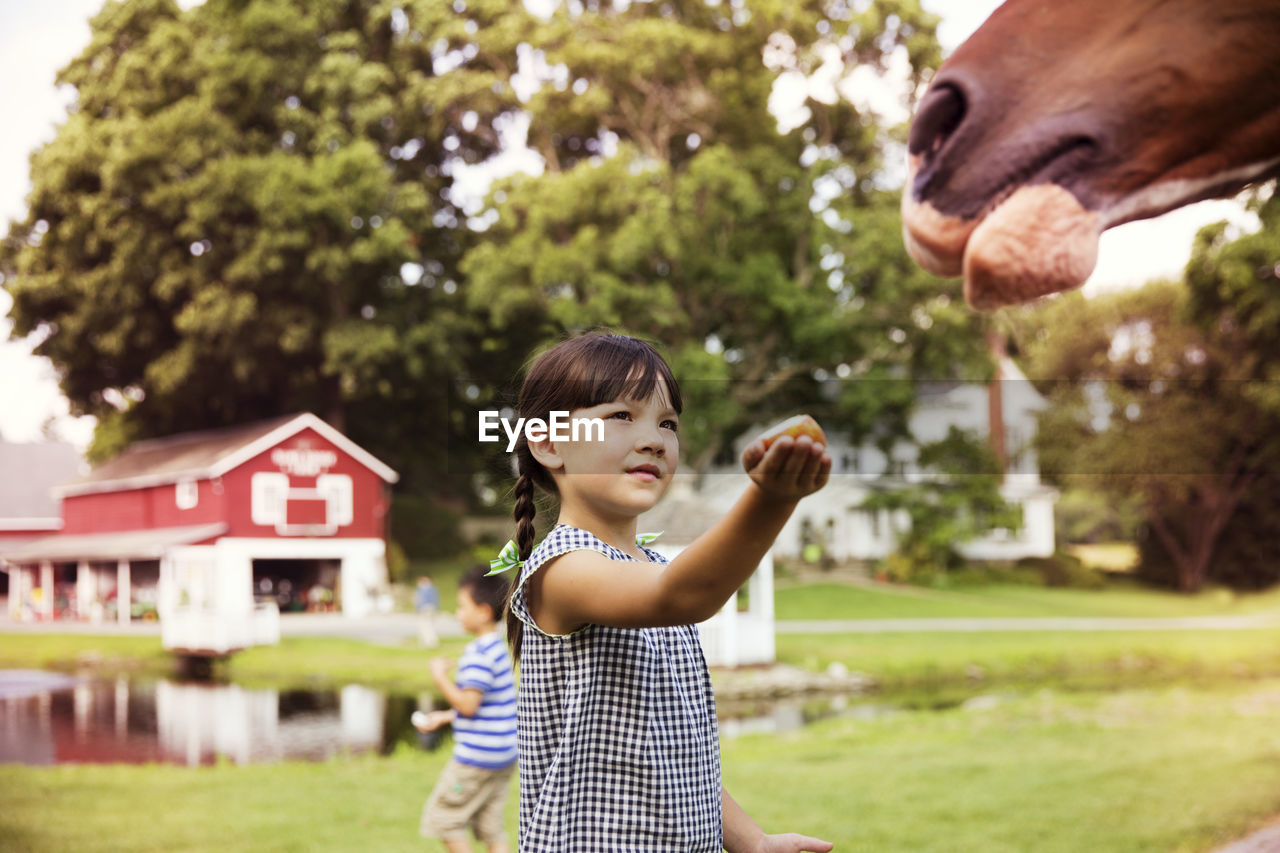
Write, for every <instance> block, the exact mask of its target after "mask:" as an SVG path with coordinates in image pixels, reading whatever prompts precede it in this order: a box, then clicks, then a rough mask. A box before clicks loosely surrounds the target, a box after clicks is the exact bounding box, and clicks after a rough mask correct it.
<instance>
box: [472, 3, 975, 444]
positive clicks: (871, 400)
mask: <svg viewBox="0 0 1280 853" xmlns="http://www.w3.org/2000/svg"><path fill="white" fill-rule="evenodd" d="M859 9H861V11H858V10H855V9H854V8H853V6H852V5H849V4H844V3H835V4H832V3H826V2H810V1H809V0H800V2H761V3H753V4H750V5H748V4H743V3H724V4H714V3H707V2H703V0H686V2H663V3H631V4H621V3H618V4H606V3H586V4H568V6H561V7H558V9H557V10H556V12H555V13H554V14H553V15H552V16H551V17H550V18H549V19H548V20H547V22H546V26H545V27H544V28H543V29H541V30H540V31H539V40H538V41H536V42H533V43H532V48H533V50H534V51H535V52H536V54H537V55H538V56H539V57H540V58H541V61H542V62H544V63H545V65H546V67H547V68H548V72H547V74H548V76H550V77H552V78H553V79H554V81H555V83H554V85H550V86H546V87H544V88H542V89H541V90H539V91H538V92H537V93H536V94H535V95H533V96H532V97H531V98H530V100H529V101H528V103H527V104H526V109H527V111H528V113H529V115H530V129H529V140H530V145H531V146H532V147H533V148H534V149H535V150H536V151H538V152H539V153H540V154H541V155H542V158H543V160H544V161H545V164H546V171H545V173H544V174H543V175H541V176H539V177H537V178H531V177H528V176H516V177H514V178H512V179H509V180H507V181H505V182H503V183H502V184H500V185H499V186H497V187H496V188H495V191H494V192H493V194H492V195H491V196H490V198H489V199H488V202H487V208H486V210H485V212H484V213H483V214H481V215H483V216H485V217H487V218H488V221H490V222H492V225H491V227H489V229H488V230H487V232H486V235H485V239H484V240H483V241H480V242H477V243H476V244H475V246H474V247H473V248H472V249H471V250H470V251H469V252H468V253H467V255H466V257H465V258H464V260H463V263H462V269H463V272H464V273H465V275H466V277H467V295H468V299H469V301H470V304H471V305H472V306H473V307H474V308H475V309H476V310H477V311H482V312H484V313H485V315H486V316H487V317H488V318H489V322H491V323H492V324H494V325H495V326H497V327H499V328H503V329H516V328H519V329H526V330H527V329H530V328H532V329H535V330H536V331H537V333H538V334H539V335H540V336H542V337H543V338H545V339H548V340H551V339H555V338H558V337H560V336H562V335H564V334H571V333H575V332H578V331H582V330H585V329H589V328H592V327H597V326H607V327H612V328H621V329H625V330H628V331H631V332H633V333H638V334H641V335H643V336H646V337H649V338H652V339H655V340H657V341H659V342H661V343H662V344H664V345H665V349H666V350H667V352H668V353H669V354H670V355H671V357H672V360H673V362H674V366H675V368H676V372H677V375H679V376H680V377H682V379H683V380H684V383H685V385H686V386H687V389H686V395H687V396H689V397H690V398H691V400H690V404H689V406H688V408H689V410H690V412H691V417H689V418H686V422H685V424H683V425H682V433H683V435H684V441H685V442H687V443H689V444H692V445H693V446H694V448H695V449H696V453H695V454H694V456H695V458H694V459H693V464H694V467H701V466H702V465H703V464H705V463H706V462H707V461H709V460H710V459H711V458H712V457H713V456H715V454H716V453H717V451H718V450H719V449H720V447H721V446H722V444H723V442H724V440H725V439H726V438H728V437H731V436H734V435H736V434H738V433H739V432H740V431H741V430H742V429H744V428H746V427H747V426H749V425H750V424H752V423H759V422H760V421H762V420H766V419H769V418H772V417H775V416H779V415H783V414H790V413H793V412H794V411H796V410H797V409H810V410H814V409H820V411H815V414H818V415H820V416H821V415H826V416H827V420H828V422H829V423H830V422H835V423H839V424H842V425H844V427H845V428H846V430H847V431H848V432H849V433H850V434H851V437H852V438H855V439H862V438H864V437H866V436H867V434H869V433H870V432H872V431H873V430H874V429H875V428H876V425H877V424H882V423H883V418H882V415H884V414H886V413H892V414H894V415H896V421H895V423H897V424H898V426H899V427H900V428H902V427H904V426H905V417H904V416H903V412H904V411H905V409H906V408H907V407H909V405H910V388H909V385H910V383H909V382H906V383H903V382H901V381H899V382H897V383H894V382H890V381H883V382H878V381H875V380H892V379H897V380H903V379H909V378H910V377H911V376H913V375H925V376H933V377H953V376H955V375H957V374H959V375H964V376H966V377H970V378H985V376H987V375H989V370H990V364H989V361H988V360H987V357H986V353H985V351H984V348H983V337H982V332H981V330H980V329H979V328H978V325H979V321H978V320H977V319H976V318H975V316H974V315H973V314H972V313H971V312H969V311H968V309H967V308H965V307H964V306H963V305H962V300H960V299H959V298H958V294H957V295H956V296H955V298H954V299H953V298H952V297H951V296H949V295H940V294H939V288H938V282H937V281H936V279H934V278H933V277H932V276H929V275H926V274H923V273H922V272H921V271H920V270H919V269H918V268H917V267H916V266H915V265H914V264H913V263H912V262H911V261H910V260H909V258H908V257H907V256H906V254H905V251H904V250H903V247H902V240H901V223H900V219H899V216H898V203H899V197H898V194H897V192H896V190H891V189H890V188H888V187H887V186H885V184H886V183H887V181H886V180H885V177H884V175H885V172H886V166H885V162H884V159H885V156H886V152H887V151H890V150H893V145H892V143H893V141H894V139H895V134H900V133H901V129H900V128H888V127H886V126H885V122H884V121H883V120H882V119H881V118H880V117H878V116H877V115H876V114H874V113H873V112H872V111H870V110H867V109H860V108H858V107H855V106H854V105H853V104H851V103H850V102H849V101H848V100H846V99H844V98H835V99H833V100H832V101H831V102H830V103H825V102H820V101H819V100H816V99H815V98H813V97H810V98H809V99H808V100H807V101H806V102H805V104H804V108H805V110H806V111H807V116H805V117H803V118H802V119H801V120H799V121H798V123H797V124H795V126H794V127H792V128H791V129H789V130H783V131H780V130H779V119H778V118H777V117H776V116H775V115H774V114H773V113H771V111H770V99H771V94H772V93H773V92H774V91H775V86H776V84H777V82H778V80H779V78H780V77H781V76H782V75H783V74H784V73H793V74H795V75H797V76H804V75H808V74H812V73H814V72H815V71H816V70H817V69H818V68H819V67H820V66H822V65H823V64H824V63H830V64H832V65H833V66H834V67H836V68H838V69H840V73H846V72H848V71H850V70H852V69H853V68H854V67H855V66H862V67H863V69H864V70H866V69H884V68H886V67H887V66H889V65H890V63H891V62H892V61H893V58H894V57H895V56H896V57H901V58H903V59H905V61H906V64H907V66H908V67H909V69H910V72H909V84H908V89H910V88H911V86H912V85H918V84H919V81H920V80H921V79H923V77H925V76H926V75H927V73H928V72H929V70H930V69H931V68H932V67H933V66H934V65H935V64H936V63H937V61H938V60H939V55H938V48H937V44H936V40H935V38H934V26H935V24H936V18H935V17H934V16H932V15H929V14H927V13H925V12H923V11H922V10H921V8H920V6H919V4H918V3H915V2H909V1H908V2H899V0H876V2H872V3H868V4H864V5H863V6H861V7H859ZM788 120H789V117H788ZM835 377H839V378H840V379H844V380H848V381H846V382H845V383H843V384H844V385H845V386H846V387H845V389H844V392H843V393H842V394H838V395H835V397H834V398H830V397H826V396H824V394H823V390H822V389H823V387H824V383H823V380H824V379H827V378H835ZM904 384H905V385H906V386H907V389H906V390H907V393H906V394H905V395H904V394H903V391H902V386H903V385H904ZM859 386H860V387H859ZM899 431H901V430H900V429H899Z"/></svg>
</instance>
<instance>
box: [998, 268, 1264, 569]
mask: <svg viewBox="0 0 1280 853" xmlns="http://www.w3.org/2000/svg"><path fill="white" fill-rule="evenodd" d="M1193 264H1194V262H1193ZM1188 302H1189V294H1188V290H1187V288H1186V286H1185V285H1182V284H1178V283H1174V282H1155V283H1152V284H1148V285H1147V286H1146V287H1143V288H1141V289H1139V290H1134V291H1128V292H1123V293H1116V294H1109V295H1105V296H1098V297H1094V298H1092V299H1085V298H1084V297H1082V296H1080V295H1079V294H1072V295H1068V296H1066V297H1063V298H1060V299H1057V300H1054V301H1051V302H1049V303H1047V304H1046V305H1045V306H1043V307H1039V308H1037V309H1034V310H1033V311H1031V312H1029V313H1028V314H1027V315H1025V316H1024V317H1022V318H1020V320H1019V323H1020V324H1023V323H1025V325H1022V327H1021V329H1020V334H1019V336H1018V337H1019V339H1020V342H1021V349H1022V352H1023V354H1024V355H1025V356H1026V358H1027V360H1028V362H1029V366H1028V370H1027V373H1028V375H1029V376H1030V377H1032V379H1033V380H1034V381H1037V382H1038V383H1039V384H1040V385H1041V387H1042V389H1043V390H1044V391H1045V392H1046V394H1047V396H1048V397H1049V399H1050V402H1051V405H1050V407H1049V409H1048V410H1047V412H1046V413H1045V415H1044V417H1043V418H1042V421H1041V424H1040V432H1039V436H1038V441H1037V445H1038V450H1039V454H1040V461H1041V466H1042V468H1043V470H1044V471H1045V473H1046V474H1047V475H1049V476H1050V477H1051V478H1053V479H1054V480H1056V481H1057V482H1058V483H1060V484H1063V485H1066V486H1073V487H1085V488H1092V489H1095V490H1098V491H1102V492H1104V493H1110V494H1113V495H1115V496H1117V497H1118V498H1128V497H1136V498H1138V499H1139V500H1140V501H1141V504H1142V507H1143V514H1144V518H1145V521H1146V523H1147V525H1148V526H1149V528H1150V531H1151V537H1152V540H1153V542H1158V544H1159V547H1160V549H1161V550H1162V551H1163V552H1164V553H1165V554H1167V555H1168V559H1169V560H1170V561H1171V562H1172V565H1173V568H1174V574H1175V576H1176V586H1177V587H1178V588H1180V589H1183V590H1186V591H1192V590H1196V589H1199V588H1200V587H1201V586H1202V585H1203V584H1204V583H1205V581H1206V580H1207V579H1209V578H1210V577H1211V576H1212V572H1213V568H1214V565H1215V559H1216V558H1217V555H1218V553H1219V549H1220V546H1221V544H1222V539H1223V535H1224V532H1225V531H1226V530H1227V529H1228V526H1229V525H1230V523H1231V521H1232V519H1233V518H1235V517H1236V515H1237V513H1238V512H1239V511H1240V510H1241V508H1242V506H1243V505H1244V502H1245V500H1246V498H1247V496H1248V495H1249V494H1250V493H1251V490H1254V489H1257V488H1259V487H1261V486H1262V485H1263V484H1264V483H1271V484H1273V485H1272V486H1270V488H1274V483H1275V480H1276V474H1277V472H1280V419H1278V418H1277V416H1276V414H1277V413H1276V412H1275V411H1273V410H1269V409H1268V408H1267V407H1265V406H1264V405H1261V404H1260V402H1259V401H1260V400H1261V399H1262V398H1263V397H1264V396H1265V395H1264V394H1263V393H1262V392H1263V390H1264V388H1263V386H1265V383H1259V382H1258V381H1257V379H1258V375H1257V369H1256V368H1257V365H1258V360H1257V359H1256V358H1254V357H1253V356H1252V355H1250V351H1249V346H1248V342H1247V340H1246V339H1245V337H1244V336H1243V335H1242V334H1241V330H1242V328H1243V326H1242V325H1241V324H1240V323H1239V322H1238V321H1237V320H1235V319H1234V317H1233V314H1232V312H1231V311H1230V309H1229V308H1226V307H1224V308H1223V313H1221V314H1219V315H1218V316H1215V317H1208V318H1206V317H1200V318H1197V317H1195V316H1193V315H1192V314H1191V313H1189V311H1188ZM1202 321H1203V322H1202Z"/></svg>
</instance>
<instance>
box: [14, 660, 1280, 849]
mask: <svg viewBox="0 0 1280 853" xmlns="http://www.w3.org/2000/svg"><path fill="white" fill-rule="evenodd" d="M1277 714H1280V680H1276V679H1270V680H1264V681H1256V682H1245V683H1241V684H1236V685H1232V686H1230V687H1225V688H1217V689H1211V690H1205V689H1192V688H1187V687H1161V688H1156V689H1143V690H1124V691H1117V692H1109V693H1084V694H1064V693H1059V692H1053V691H1038V692H1032V693H1029V694H1024V695H1017V694H1006V693H1002V692H999V691H997V692H994V693H991V694H989V695H987V696H985V697H983V699H982V700H981V701H980V702H976V703H971V704H970V705H969V706H968V707H959V708H954V709H951V710H947V711H940V712H939V711H930V712H923V711H918V712H917V711H905V712H900V713H894V714H889V715H887V716H883V717H877V718H872V719H854V718H842V719H833V720H827V721H825V722H822V723H818V724H814V725H812V726H809V727H806V728H804V729H801V730H798V731H794V732H790V733H787V734H783V735H776V736H766V735H752V736H746V737H740V738H736V739H732V740H728V741H726V742H725V743H724V744H723V763H724V777H725V783H726V786H727V787H728V788H729V790H730V791H731V792H733V794H734V796H735V798H737V799H738V801H739V802H740V803H741V804H742V805H743V806H744V807H745V808H746V809H747V811H748V812H749V813H750V814H752V815H753V816H754V817H755V818H757V819H758V820H759V821H760V822H761V823H762V825H764V826H765V827H766V828H767V829H769V830H770V831H801V832H806V833H811V834H815V835H819V836H821V837H824V838H827V839H829V840H831V841H834V842H836V844H837V848H836V849H837V850H843V851H851V850H857V851H875V853H895V851H903V853H907V852H908V851H910V852H911V853H932V851H937V853H964V851H975V853H978V851H981V853H1002V851H1009V853H1022V851H1030V850H1034V851H1037V853H1054V852H1055V851H1063V853H1068V851H1071V852H1072V853H1074V851H1080V850H1089V851H1092V853H1109V851H1114V853H1142V851H1152V853H1156V852H1157V851H1158V853H1168V851H1187V853H1200V851H1208V850H1211V849H1213V848H1214V847H1216V846H1217V845H1219V844H1221V843H1223V842H1225V841H1227V840H1229V839H1232V838H1235V837H1238V836H1241V835H1243V834H1246V833H1247V832H1248V831H1250V830H1251V829H1253V828H1255V827H1257V826H1259V825H1260V824H1262V823H1263V822H1264V821H1265V820H1266V819H1267V818H1268V817H1269V816H1271V815H1273V814H1276V813H1280V729H1277V727H1276V726H1275V719H1276V716H1277ZM443 760H444V755H443V753H422V752H419V751H416V750H411V749H403V750H401V751H400V752H398V753H396V754H395V755H393V756H391V757H387V758H377V757H369V756H361V757H354V758H349V759H335V760H331V761H327V762H321V763H317V764H304V763H296V762H289V763H280V764H264V765H254V766H246V767H239V766H234V765H230V764H222V765H219V766H217V767H210V768H198V769H189V768H181V767H170V766H84V767H69V766H64V767H55V768H29V767H19V766H3V767H0V802H3V803H4V804H5V807H4V808H3V809H0V849H4V850H6V851H54V850H95V851H169V850H184V851H193V853H198V851H210V852H211V853H212V851H224V850H253V851H328V850H332V851H349V850H379V851H391V853H394V852H395V851H414V850H440V849H441V848H440V847H439V846H436V845H433V844H424V843H423V842H422V841H421V840H420V839H418V838H417V836H416V827H417V819H418V813H419V809H420V808H421V804H422V802H423V800H424V799H425V797H426V795H427V792H428V791H429V789H430V787H431V784H432V782H433V781H434V779H435V777H436V775H437V774H438V772H439V770H440V767H441V765H442V763H443ZM508 824H509V826H510V827H511V829H512V831H514V827H515V800H514V798H513V799H512V801H511V803H510V805H509V807H508Z"/></svg>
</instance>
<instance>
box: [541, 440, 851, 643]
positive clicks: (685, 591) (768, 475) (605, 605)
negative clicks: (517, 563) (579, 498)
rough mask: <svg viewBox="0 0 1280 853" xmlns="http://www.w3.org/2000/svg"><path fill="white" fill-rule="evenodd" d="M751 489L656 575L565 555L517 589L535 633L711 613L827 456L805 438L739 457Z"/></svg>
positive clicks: (810, 489)
mask: <svg viewBox="0 0 1280 853" xmlns="http://www.w3.org/2000/svg"><path fill="white" fill-rule="evenodd" d="M743 464H744V466H745V467H746V468H747V474H748V475H749V476H750V478H751V483H750V484H749V485H748V486H747V490H746V492H745V493H744V494H743V495H742V497H741V498H739V499H738V502H737V503H736V504H734V506H733V508H732V509H730V510H729V513H728V514H727V515H726V516H725V517H724V518H722V519H721V520H720V521H718V522H717V523H716V524H714V525H713V526H712V527H711V529H710V530H708V531H707V532H706V533H704V534H703V535H702V536H699V537H698V538H697V540H695V541H694V542H693V544H691V545H690V546H689V547H688V548H686V549H685V550H684V551H682V552H681V553H680V554H679V556H677V557H676V558H675V559H674V560H672V561H671V564H670V565H668V566H666V567H663V566H660V565H657V564H652V563H631V562H621V561H615V560H610V559H609V558H608V557H606V556H604V555H603V554H600V553H598V552H596V551H585V550H584V551H571V552H569V553H567V554H563V555H561V556H559V557H556V558H554V559H553V560H550V561H548V562H547V564H546V565H545V566H543V567H542V568H540V569H539V570H538V571H537V572H535V573H534V574H533V576H532V577H530V578H529V580H528V581H527V584H528V587H527V590H526V594H527V596H528V601H529V607H530V610H531V612H532V613H533V617H534V619H535V620H536V621H537V623H538V625H539V627H541V628H542V629H543V630H544V631H547V632H549V633H552V634H567V633H570V632H572V631H574V630H576V629H577V628H578V627H580V626H582V625H584V624H586V623H589V622H590V623H596V624H601V625H613V626H616V627H619V628H642V627H658V626H663V625H687V624H690V623H693V622H701V621H703V620H706V619H709V618H711V617H712V616H714V615H715V614H716V612H717V611H719V609H720V608H721V607H722V606H724V603H725V602H726V601H728V600H729V596H731V595H732V594H733V593H734V592H735V591H736V590H737V589H738V588H739V587H741V586H742V584H743V583H744V582H745V581H746V580H747V578H749V577H750V576H751V574H752V572H754V571H755V568H756V566H757V565H758V564H759V563H760V560H761V559H763V557H764V555H765V554H766V553H768V551H769V549H770V548H771V547H772V546H773V541H774V539H776V538H777V536H778V533H780V532H781V531H782V527H783V525H785V524H786V523H787V519H788V518H790V517H791V513H792V511H793V510H794V509H795V507H796V504H797V503H798V502H799V501H800V499H801V498H803V497H805V496H806V495H809V494H812V493H814V492H816V491H817V490H818V489H820V488H822V486H823V485H825V484H826V482H827V477H828V476H829V474H830V471H831V457H829V456H828V455H827V454H826V452H825V449H824V448H823V446H822V445H820V444H814V443H813V442H812V441H811V440H810V439H809V438H808V437H803V438H800V439H799V440H795V439H792V438H791V437H790V436H785V437H783V438H780V439H778V440H776V441H775V442H774V443H773V444H771V445H770V446H769V449H768V451H765V450H764V448H763V445H762V444H761V443H760V442H759V441H757V442H755V443H754V444H752V445H751V446H750V447H748V448H747V450H746V451H744V453H743Z"/></svg>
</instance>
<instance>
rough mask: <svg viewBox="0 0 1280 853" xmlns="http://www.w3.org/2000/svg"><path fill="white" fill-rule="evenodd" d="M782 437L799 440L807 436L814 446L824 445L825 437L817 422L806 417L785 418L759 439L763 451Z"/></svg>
mask: <svg viewBox="0 0 1280 853" xmlns="http://www.w3.org/2000/svg"><path fill="white" fill-rule="evenodd" d="M784 435H789V436H791V437H792V438H799V437H800V436H802V435H807V436H809V438H811V439H813V443H814V444H822V445H826V443H827V436H826V434H825V433H823V431H822V427H820V426H818V422H817V421H815V420H814V419H813V418H811V417H810V416H808V415H796V416H795V417H794V418H787V419H786V420H785V421H783V422H782V423H780V424H778V425H777V426H776V427H774V428H773V429H771V430H768V431H767V432H765V433H764V434H763V435H761V436H760V438H761V439H762V440H763V441H764V446H765V449H766V450H768V449H769V445H771V444H773V443H774V442H775V441H777V440H778V439H779V438H781V437H782V436H784Z"/></svg>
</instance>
